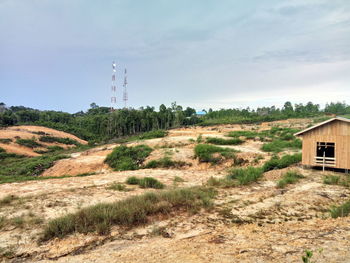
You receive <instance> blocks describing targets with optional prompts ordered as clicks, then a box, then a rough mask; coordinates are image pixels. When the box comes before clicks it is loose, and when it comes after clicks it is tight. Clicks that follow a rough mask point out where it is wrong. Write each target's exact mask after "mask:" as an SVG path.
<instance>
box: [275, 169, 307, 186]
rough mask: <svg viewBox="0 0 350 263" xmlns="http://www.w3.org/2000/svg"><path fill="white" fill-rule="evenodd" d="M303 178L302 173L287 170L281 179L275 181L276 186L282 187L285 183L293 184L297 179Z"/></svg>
mask: <svg viewBox="0 0 350 263" xmlns="http://www.w3.org/2000/svg"><path fill="white" fill-rule="evenodd" d="M301 178H304V176H303V175H301V174H300V173H299V172H297V171H288V172H287V173H286V174H285V175H284V176H283V178H282V179H281V180H279V181H278V182H277V187H278V188H284V187H285V186H286V185H287V184H294V183H296V182H298V181H299V179H301Z"/></svg>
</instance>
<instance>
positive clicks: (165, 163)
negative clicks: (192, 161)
mask: <svg viewBox="0 0 350 263" xmlns="http://www.w3.org/2000/svg"><path fill="white" fill-rule="evenodd" d="M185 165H187V163H186V162H182V161H173V160H171V158H170V157H167V156H166V157H163V158H161V159H159V160H152V161H149V162H148V163H147V164H146V165H145V166H144V168H180V167H183V166H185Z"/></svg>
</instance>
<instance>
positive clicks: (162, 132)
mask: <svg viewBox="0 0 350 263" xmlns="http://www.w3.org/2000/svg"><path fill="white" fill-rule="evenodd" d="M167 135H168V132H167V131H165V130H154V131H149V132H145V133H143V134H141V135H139V136H138V138H139V139H140V140H144V139H154V138H162V137H165V136H167Z"/></svg>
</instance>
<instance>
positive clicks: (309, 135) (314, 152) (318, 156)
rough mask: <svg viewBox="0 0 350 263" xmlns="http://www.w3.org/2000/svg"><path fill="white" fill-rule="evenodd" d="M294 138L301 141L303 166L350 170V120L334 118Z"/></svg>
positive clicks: (297, 134) (299, 133)
mask: <svg viewBox="0 0 350 263" xmlns="http://www.w3.org/2000/svg"><path fill="white" fill-rule="evenodd" d="M295 136H300V137H301V138H302V141H303V158H302V164H303V165H305V166H321V167H323V168H324V167H332V168H339V169H345V170H348V169H350V119H346V118H341V117H335V118H332V119H330V120H327V121H324V122H322V123H319V124H317V125H315V126H312V127H310V128H307V129H305V130H303V131H300V132H298V133H296V134H295Z"/></svg>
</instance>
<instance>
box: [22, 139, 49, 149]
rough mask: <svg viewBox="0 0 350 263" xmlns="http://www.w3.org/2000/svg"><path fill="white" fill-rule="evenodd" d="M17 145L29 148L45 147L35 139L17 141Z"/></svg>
mask: <svg viewBox="0 0 350 263" xmlns="http://www.w3.org/2000/svg"><path fill="white" fill-rule="evenodd" d="M16 143H17V144H19V145H22V146H25V147H28V148H37V147H43V145H42V144H40V143H37V142H36V141H35V140H34V139H17V140H16Z"/></svg>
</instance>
